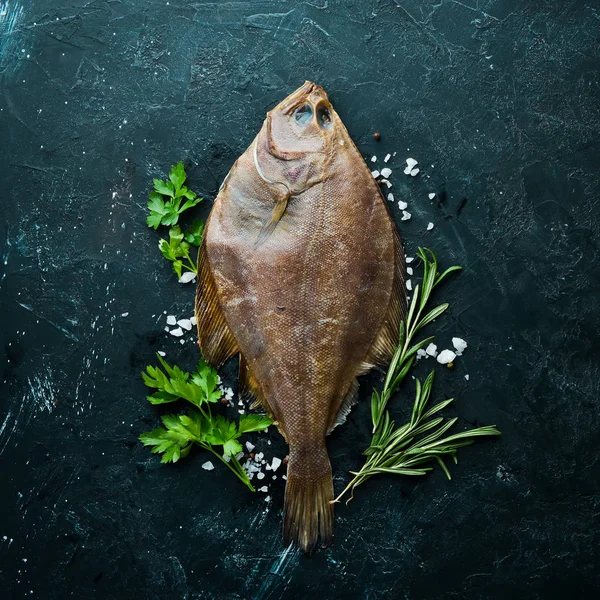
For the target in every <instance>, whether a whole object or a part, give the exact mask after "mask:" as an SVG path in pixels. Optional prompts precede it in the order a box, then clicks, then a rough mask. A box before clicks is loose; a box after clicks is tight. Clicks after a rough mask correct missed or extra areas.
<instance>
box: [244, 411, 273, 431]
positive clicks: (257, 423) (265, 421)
mask: <svg viewBox="0 0 600 600" xmlns="http://www.w3.org/2000/svg"><path fill="white" fill-rule="evenodd" d="M272 423H273V420H272V419H271V418H270V417H267V415H256V414H245V415H241V416H240V422H239V425H238V427H239V430H240V434H242V433H249V432H251V431H263V430H265V429H266V428H267V427H268V426H269V425H271V424H272Z"/></svg>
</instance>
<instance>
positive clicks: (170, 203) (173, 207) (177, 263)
mask: <svg viewBox="0 0 600 600" xmlns="http://www.w3.org/2000/svg"><path fill="white" fill-rule="evenodd" d="M186 179H187V175H186V172H185V169H184V167H183V163H182V162H179V163H177V164H176V165H175V166H174V167H172V168H171V171H170V173H169V179H168V180H166V181H163V180H162V179H154V180H153V181H154V189H153V191H152V192H150V201H149V202H148V216H147V217H146V223H147V224H148V227H152V228H153V229H158V228H159V227H160V226H161V225H164V226H167V227H169V237H168V239H164V238H163V239H161V240H160V241H159V243H158V247H159V249H160V251H161V254H162V255H163V256H164V257H165V258H166V259H167V260H169V261H171V262H172V263H173V270H174V271H175V273H176V274H177V278H178V279H181V275H182V272H183V269H186V270H188V271H191V272H192V273H195V274H198V266H197V264H196V262H195V261H194V259H192V258H191V255H190V249H191V246H196V247H198V246H200V243H201V242H202V233H203V230H204V223H203V222H202V221H200V220H199V219H196V220H194V221H193V222H192V224H191V225H190V227H189V228H188V230H187V231H186V232H184V231H182V229H181V227H180V226H179V225H178V222H179V217H180V216H181V214H182V213H183V212H184V211H186V210H188V209H190V208H193V207H194V206H196V205H197V204H198V203H199V202H201V201H202V198H199V197H198V196H197V195H196V193H195V192H193V191H192V190H190V189H188V188H187V187H186V186H185V185H184V183H185V181H186Z"/></svg>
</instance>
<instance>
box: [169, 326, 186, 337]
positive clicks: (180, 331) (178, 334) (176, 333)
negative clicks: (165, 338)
mask: <svg viewBox="0 0 600 600" xmlns="http://www.w3.org/2000/svg"><path fill="white" fill-rule="evenodd" d="M169 333H170V334H171V335H174V336H175V337H181V336H182V335H183V329H181V327H177V329H171V331H169Z"/></svg>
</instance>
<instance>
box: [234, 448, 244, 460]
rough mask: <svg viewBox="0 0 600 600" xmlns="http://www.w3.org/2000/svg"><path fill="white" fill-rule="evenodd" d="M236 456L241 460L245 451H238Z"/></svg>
mask: <svg viewBox="0 0 600 600" xmlns="http://www.w3.org/2000/svg"><path fill="white" fill-rule="evenodd" d="M235 457H236V458H237V459H238V460H240V458H244V451H243V450H242V451H241V452H238V453H237V454H236V455H235Z"/></svg>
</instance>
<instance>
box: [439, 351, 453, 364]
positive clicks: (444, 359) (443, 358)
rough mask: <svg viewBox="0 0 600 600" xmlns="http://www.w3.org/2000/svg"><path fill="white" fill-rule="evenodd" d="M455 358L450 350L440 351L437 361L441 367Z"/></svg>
mask: <svg viewBox="0 0 600 600" xmlns="http://www.w3.org/2000/svg"><path fill="white" fill-rule="evenodd" d="M455 358H456V354H454V352H452V350H442V351H441V352H440V353H439V354H438V357H437V361H438V362H439V363H440V364H441V365H447V364H448V363H451V362H452V361H453V360H454V359H455Z"/></svg>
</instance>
